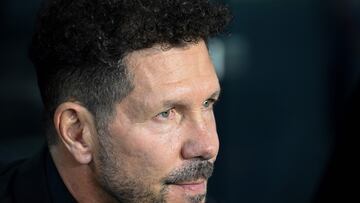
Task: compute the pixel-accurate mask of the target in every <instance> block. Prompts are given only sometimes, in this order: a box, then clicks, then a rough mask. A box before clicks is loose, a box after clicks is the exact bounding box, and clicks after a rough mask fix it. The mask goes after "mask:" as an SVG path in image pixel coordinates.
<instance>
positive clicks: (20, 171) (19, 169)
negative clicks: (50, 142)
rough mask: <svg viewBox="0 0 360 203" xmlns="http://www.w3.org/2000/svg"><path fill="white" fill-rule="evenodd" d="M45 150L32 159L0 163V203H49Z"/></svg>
mask: <svg viewBox="0 0 360 203" xmlns="http://www.w3.org/2000/svg"><path fill="white" fill-rule="evenodd" d="M45 157H46V150H42V151H40V152H39V153H37V154H35V155H34V156H32V157H29V158H27V159H22V160H18V161H14V162H12V163H10V164H1V163H0V202H1V203H15V202H16V203H28V202H39V203H43V202H50V197H49V195H48V189H47V179H46V165H45V163H46V158H45Z"/></svg>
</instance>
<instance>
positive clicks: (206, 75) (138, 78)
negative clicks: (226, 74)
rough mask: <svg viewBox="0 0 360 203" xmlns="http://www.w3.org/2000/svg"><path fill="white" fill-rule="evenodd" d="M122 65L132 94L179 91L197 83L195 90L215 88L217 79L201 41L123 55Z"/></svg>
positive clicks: (157, 47) (155, 47)
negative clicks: (131, 79) (131, 83)
mask: <svg viewBox="0 0 360 203" xmlns="http://www.w3.org/2000/svg"><path fill="white" fill-rule="evenodd" d="M126 63H127V65H128V69H129V71H130V72H131V73H132V74H133V76H134V83H135V92H137V91H143V92H151V91H155V90H156V89H159V88H160V87H161V88H163V89H167V88H173V87H174V86H176V88H177V89H178V90H179V91H180V90H181V89H184V88H186V87H189V85H190V84H192V83H198V85H195V86H198V87H199V88H200V86H201V87H203V88H205V89H213V88H218V81H217V76H216V73H215V70H214V67H213V64H212V62H211V59H210V56H209V53H208V50H207V47H206V45H205V43H204V42H203V41H200V42H199V43H197V44H189V45H187V46H185V47H175V48H171V49H169V50H165V51H164V50H162V49H161V47H160V46H154V47H152V48H149V49H144V50H140V51H135V52H133V53H131V54H129V55H128V56H127V58H126ZM193 85H194V84H193Z"/></svg>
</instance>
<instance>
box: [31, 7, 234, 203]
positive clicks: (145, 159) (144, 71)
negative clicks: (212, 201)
mask: <svg viewBox="0 0 360 203" xmlns="http://www.w3.org/2000/svg"><path fill="white" fill-rule="evenodd" d="M229 20H230V15H229V12H228V10H227V9H226V8H225V7H224V6H221V5H217V4H212V3H209V2H208V1H206V0H191V1H189V0H183V1H182V0H167V1H160V0H154V1H148V0H147V1H141V0H137V1H134V0H132V1H127V0H108V1H100V0H78V1H70V0H51V1H48V2H46V3H45V4H44V7H43V9H42V10H41V12H40V15H39V21H38V24H37V26H36V30H35V33H34V36H33V42H32V45H31V48H30V57H31V59H32V61H33V63H34V65H35V67H36V69H37V75H38V84H39V88H40V92H41V95H42V100H43V103H44V107H45V114H46V121H47V122H46V124H47V129H48V130H47V138H48V144H49V146H50V149H52V150H53V151H56V153H52V155H53V157H54V156H55V157H54V159H56V156H62V154H67V155H66V156H64V157H66V158H65V161H68V162H71V163H72V164H73V165H80V166H82V168H88V169H89V171H91V172H90V173H86V175H87V177H88V178H91V179H93V180H94V181H92V182H91V184H95V185H97V187H98V188H100V189H101V190H103V191H104V192H105V193H106V194H108V195H109V196H110V197H111V198H112V199H114V200H117V201H120V202H202V201H204V198H205V194H206V184H207V180H208V178H209V177H210V176H211V173H212V170H213V165H214V162H215V159H216V156H217V152H218V147H219V142H218V137H217V133H216V127H215V119H214V115H213V111H212V108H213V105H214V103H215V101H216V100H217V99H218V96H219V94H220V86H219V82H218V79H217V77H216V73H215V71H214V67H213V64H212V62H211V59H210V57H209V54H208V49H207V44H206V43H207V40H208V38H209V37H212V36H214V35H217V34H219V33H220V32H222V31H223V29H224V27H225V26H226V25H227V24H228V22H229ZM58 168H59V167H58ZM60 173H61V171H60ZM74 178H76V177H74ZM73 195H74V194H73Z"/></svg>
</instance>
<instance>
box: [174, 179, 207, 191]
mask: <svg viewBox="0 0 360 203" xmlns="http://www.w3.org/2000/svg"><path fill="white" fill-rule="evenodd" d="M174 185H175V186H178V187H180V188H182V189H183V190H185V191H191V192H196V193H202V192H205V190H206V184H205V181H204V180H200V181H192V182H183V183H176V184H174Z"/></svg>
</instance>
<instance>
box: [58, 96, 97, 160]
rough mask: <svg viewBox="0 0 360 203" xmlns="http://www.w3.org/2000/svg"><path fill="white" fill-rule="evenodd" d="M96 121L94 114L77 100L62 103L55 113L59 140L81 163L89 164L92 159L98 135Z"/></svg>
mask: <svg viewBox="0 0 360 203" xmlns="http://www.w3.org/2000/svg"><path fill="white" fill-rule="evenodd" d="M94 123H95V122H94V119H93V116H92V114H91V113H90V112H89V111H88V110H87V109H86V108H85V107H83V106H81V105H80V104H78V103H75V102H65V103H62V104H60V105H59V106H58V107H57V109H56V111H55V114H54V125H55V129H56V131H57V134H58V136H59V140H60V141H61V142H62V144H64V146H65V147H66V149H67V150H68V151H69V152H70V154H72V156H73V157H74V159H75V160H76V161H78V162H79V163H81V164H89V163H90V162H91V160H92V152H93V147H94V146H93V139H94V138H95V135H96V130H95V129H96V128H95V124H94ZM59 144H61V143H59Z"/></svg>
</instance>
